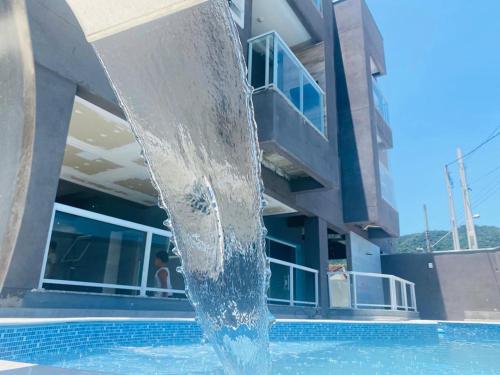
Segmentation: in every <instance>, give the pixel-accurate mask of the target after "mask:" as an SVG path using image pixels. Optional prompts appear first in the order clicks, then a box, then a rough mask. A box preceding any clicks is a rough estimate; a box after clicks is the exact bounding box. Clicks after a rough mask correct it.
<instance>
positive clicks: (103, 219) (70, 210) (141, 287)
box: [38, 203, 185, 296]
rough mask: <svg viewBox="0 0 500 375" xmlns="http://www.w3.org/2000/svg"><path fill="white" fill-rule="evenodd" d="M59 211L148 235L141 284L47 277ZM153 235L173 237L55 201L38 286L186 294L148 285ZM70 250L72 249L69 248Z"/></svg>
mask: <svg viewBox="0 0 500 375" xmlns="http://www.w3.org/2000/svg"><path fill="white" fill-rule="evenodd" d="M58 213H63V214H69V215H73V216H76V217H80V218H85V219H89V220H92V221H96V222H99V223H105V224H112V225H117V226H120V227H122V228H127V229H132V230H135V231H138V232H142V233H144V235H145V236H146V237H145V238H146V240H145V246H144V259H143V262H142V267H141V270H140V271H139V272H140V285H122V284H115V283H105V282H88V281H77V280H64V279H52V278H47V277H45V276H46V275H45V271H46V266H47V261H48V258H49V250H50V243H51V240H52V232H53V229H54V220H55V218H56V216H57V214H58ZM153 235H158V236H161V237H171V233H170V232H168V231H166V230H161V229H158V228H153V227H149V226H146V225H142V224H138V223H133V222H130V221H126V220H121V219H118V218H115V217H111V216H106V215H102V214H98V213H95V212H91V211H86V210H82V209H79V208H75V207H71V206H66V205H63V204H59V203H55V204H54V209H53V212H52V218H51V222H50V227H49V235H48V240H47V244H46V246H45V255H44V260H43V265H42V270H41V274H40V280H39V284H38V288H39V289H42V288H43V286H44V284H51V285H68V286H76V287H79V286H80V287H90V288H103V289H118V290H131V291H137V292H139V295H140V296H146V293H147V292H161V293H169V294H173V293H175V294H185V292H184V290H183V289H182V290H180V289H158V288H152V287H148V286H147V283H148V274H149V264H150V257H151V244H152V239H153ZM69 250H70V249H69Z"/></svg>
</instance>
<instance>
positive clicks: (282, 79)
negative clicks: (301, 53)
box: [248, 32, 325, 134]
mask: <svg viewBox="0 0 500 375" xmlns="http://www.w3.org/2000/svg"><path fill="white" fill-rule="evenodd" d="M275 60H276V61H275ZM248 71H249V73H248V74H249V79H250V84H251V85H252V86H253V87H254V88H255V89H261V88H265V87H269V86H271V85H272V86H273V87H274V88H275V89H277V90H279V91H280V92H281V93H282V94H283V95H284V96H285V97H286V98H287V99H288V100H289V101H290V103H291V104H292V105H293V106H294V107H295V108H296V109H297V110H298V111H299V112H300V113H302V114H303V116H304V117H305V118H306V119H307V120H308V121H309V123H310V124H311V125H312V126H314V127H315V128H317V129H318V130H319V131H320V132H322V133H323V134H324V132H325V120H324V117H325V107H324V97H325V94H324V93H323V90H321V88H320V87H319V85H318V84H317V83H316V82H315V81H314V79H313V78H312V77H311V76H310V74H309V73H308V71H307V70H306V68H305V67H304V66H303V65H302V64H301V63H300V61H299V60H298V59H297V58H296V57H295V55H294V54H293V52H292V51H291V50H290V49H289V48H288V46H287V45H286V44H285V42H283V40H282V39H281V38H280V37H279V35H278V34H277V33H275V32H271V33H267V34H264V35H261V36H258V37H255V38H253V39H251V40H250V41H249V67H248Z"/></svg>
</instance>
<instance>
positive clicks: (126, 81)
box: [67, 0, 270, 374]
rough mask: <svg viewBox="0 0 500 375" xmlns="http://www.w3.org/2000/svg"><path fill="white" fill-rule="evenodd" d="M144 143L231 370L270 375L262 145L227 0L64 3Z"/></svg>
mask: <svg viewBox="0 0 500 375" xmlns="http://www.w3.org/2000/svg"><path fill="white" fill-rule="evenodd" d="M67 1H68V3H69V4H70V6H71V8H72V9H73V11H74V13H75V14H76V16H77V18H78V20H79V22H80V24H81V25H82V28H83V30H84V32H85V34H86V36H87V39H88V40H89V41H90V42H91V43H92V45H93V47H94V49H95V50H96V52H97V54H98V56H99V59H100V60H101V63H102V65H103V67H104V69H105V70H106V73H107V74H108V78H109V80H110V82H111V84H112V86H113V89H114V90H115V93H116V95H117V97H118V99H119V101H120V105H121V106H122V108H123V110H124V112H125V114H126V116H127V119H128V120H129V122H130V124H131V127H132V129H133V131H134V134H135V135H136V137H137V140H138V142H139V144H140V145H141V148H142V151H143V153H144V157H145V159H146V162H147V166H148V169H149V171H150V174H151V178H152V181H153V184H154V185H155V187H156V189H157V190H158V192H159V196H160V205H161V207H163V208H164V209H165V210H166V211H167V212H168V215H169V220H170V222H169V223H168V224H169V226H170V228H171V230H172V232H173V234H174V238H175V246H176V248H177V251H178V252H179V254H180V257H181V260H182V267H181V268H180V269H179V270H180V271H181V272H182V274H183V275H184V279H185V283H186V294H187V296H188V298H190V300H191V302H192V304H193V306H194V307H195V310H196V313H197V316H198V322H199V323H200V324H201V326H202V328H203V329H204V332H205V335H206V337H207V338H208V340H209V341H210V342H211V343H212V344H213V345H214V348H215V350H216V352H217V354H218V356H219V358H220V359H221V361H222V363H223V366H224V369H225V371H226V372H227V373H235V374H236V373H237V374H265V373H268V372H269V367H270V365H269V363H270V360H269V354H268V327H269V318H268V316H269V312H268V310H267V304H266V291H267V287H268V279H269V266H268V263H267V261H266V257H265V252H264V241H263V239H264V226H263V221H262V201H263V200H262V182H261V179H260V163H259V150H258V142H257V133H256V126H255V121H254V117H253V116H254V114H253V107H252V102H251V89H250V87H249V86H248V84H247V81H246V79H245V75H246V74H245V73H246V72H245V64H244V59H243V54H242V48H241V45H240V43H239V38H238V35H237V30H236V28H235V26H234V24H233V22H232V20H231V16H230V11H229V7H228V3H227V1H226V0H205V1H203V0H149V1H148V2H137V1H136V0H107V1H102V0H86V1H80V0H67Z"/></svg>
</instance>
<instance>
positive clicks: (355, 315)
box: [328, 309, 420, 321]
mask: <svg viewBox="0 0 500 375" xmlns="http://www.w3.org/2000/svg"><path fill="white" fill-rule="evenodd" d="M328 318H329V319H340V320H362V321H406V320H418V319H420V314H419V313H418V312H414V311H392V310H375V309H366V310H351V309H330V310H329V312H328Z"/></svg>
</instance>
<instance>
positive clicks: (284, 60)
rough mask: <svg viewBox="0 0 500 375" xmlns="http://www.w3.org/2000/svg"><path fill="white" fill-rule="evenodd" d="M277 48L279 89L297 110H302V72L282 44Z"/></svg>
mask: <svg viewBox="0 0 500 375" xmlns="http://www.w3.org/2000/svg"><path fill="white" fill-rule="evenodd" d="M277 48H278V54H277V56H278V58H277V60H278V61H277V63H278V69H277V71H278V77H277V81H278V82H277V85H278V88H279V89H280V90H281V92H282V93H283V94H285V96H286V97H287V98H288V99H289V100H290V101H291V102H292V104H293V105H294V106H295V107H296V108H298V109H300V102H301V100H300V99H301V94H302V91H301V77H302V71H301V69H300V67H299V66H298V65H297V63H296V62H295V61H294V59H293V58H292V57H291V56H290V53H289V52H288V51H287V50H286V49H285V48H284V46H283V45H282V44H278V45H277Z"/></svg>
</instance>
